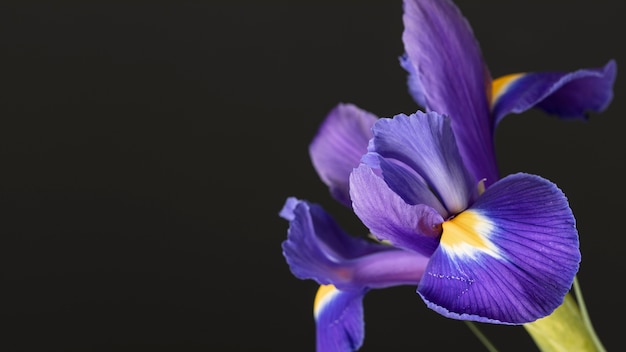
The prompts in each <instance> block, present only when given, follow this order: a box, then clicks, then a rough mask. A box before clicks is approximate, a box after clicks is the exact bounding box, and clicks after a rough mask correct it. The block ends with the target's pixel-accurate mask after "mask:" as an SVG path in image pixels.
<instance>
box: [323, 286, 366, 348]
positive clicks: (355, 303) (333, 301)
mask: <svg viewBox="0 0 626 352" xmlns="http://www.w3.org/2000/svg"><path fill="white" fill-rule="evenodd" d="M366 292H367V290H366V289H363V290H354V291H340V290H337V288H335V287H334V286H332V285H324V286H320V288H319V289H318V291H317V295H316V297H315V306H314V307H315V308H314V312H315V324H316V344H317V346H316V350H317V351H319V352H326V351H336V352H351V351H356V350H358V349H359V348H360V347H361V345H362V344H363V339H364V338H365V326H364V320H363V296H364V295H365V293H366Z"/></svg>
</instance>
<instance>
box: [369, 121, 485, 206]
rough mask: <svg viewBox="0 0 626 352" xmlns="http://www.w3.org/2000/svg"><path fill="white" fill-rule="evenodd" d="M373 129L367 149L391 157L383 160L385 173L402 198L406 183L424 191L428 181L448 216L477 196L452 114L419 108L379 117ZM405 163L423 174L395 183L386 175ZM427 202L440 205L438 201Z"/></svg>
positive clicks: (421, 191) (419, 191)
mask: <svg viewBox="0 0 626 352" xmlns="http://www.w3.org/2000/svg"><path fill="white" fill-rule="evenodd" d="M372 130H373V132H374V138H373V139H372V140H371V142H370V146H369V147H368V150H369V152H370V153H376V154H377V155H380V157H382V158H384V159H386V160H389V161H390V162H388V163H380V167H381V169H382V170H383V177H384V178H385V181H386V182H387V184H388V185H389V187H390V188H391V189H393V190H394V191H395V192H396V193H398V195H400V196H401V197H402V198H403V199H407V198H410V197H408V196H407V192H406V187H407V184H409V185H410V186H412V187H419V189H418V190H417V191H416V192H417V193H424V192H423V189H424V184H425V185H426V188H427V189H430V191H431V192H433V194H434V195H435V196H436V197H437V198H438V199H439V201H440V202H441V204H442V205H443V206H444V207H445V209H446V210H447V213H445V214H441V215H442V216H444V217H447V216H448V215H452V214H456V213H458V212H460V211H462V210H463V209H465V208H466V207H467V205H468V204H469V202H471V201H472V200H473V199H474V197H475V196H476V181H474V179H473V177H472V176H471V175H470V174H469V172H468V171H467V169H466V168H465V166H464V164H463V161H462V160H461V156H460V155H459V150H458V148H457V145H456V143H455V139H454V135H453V133H452V129H451V128H450V119H449V118H447V117H443V116H441V115H439V114H437V113H435V112H429V113H423V112H421V111H418V112H416V113H415V114H413V115H410V116H406V115H404V114H400V115H396V116H395V117H394V118H393V119H387V118H385V119H380V120H378V122H377V123H376V124H375V125H374V127H373V128H372ZM391 161H393V162H391ZM402 164H403V165H402ZM405 167H408V168H409V169H411V170H412V171H413V173H414V174H417V175H419V177H420V178H417V177H415V178H414V180H413V181H412V182H410V183H408V182H401V183H396V182H391V181H392V180H391V179H388V178H387V176H386V175H385V174H386V173H388V174H396V175H397V174H400V170H401V169H402V168H405ZM394 170H398V171H394ZM404 175H405V176H407V177H408V176H409V174H406V173H405V174H404ZM426 205H428V206H430V207H432V208H435V209H437V205H436V204H432V203H426Z"/></svg>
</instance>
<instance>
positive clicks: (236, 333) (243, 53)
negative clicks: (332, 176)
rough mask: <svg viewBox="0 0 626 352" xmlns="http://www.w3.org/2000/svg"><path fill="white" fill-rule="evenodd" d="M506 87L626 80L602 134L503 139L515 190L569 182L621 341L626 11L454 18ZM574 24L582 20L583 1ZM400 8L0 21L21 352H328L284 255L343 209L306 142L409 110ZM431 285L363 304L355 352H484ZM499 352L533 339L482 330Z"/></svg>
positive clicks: (152, 10) (6, 255)
mask: <svg viewBox="0 0 626 352" xmlns="http://www.w3.org/2000/svg"><path fill="white" fill-rule="evenodd" d="M457 4H458V5H459V7H460V8H461V10H462V11H463V13H464V14H465V16H466V17H467V18H468V19H469V21H470V23H471V25H472V26H473V28H474V32H475V35H476V37H477V38H478V40H479V42H480V44H481V47H482V50H483V53H484V56H485V59H486V61H487V63H488V65H489V67H490V70H491V73H492V75H493V76H494V77H498V76H500V75H503V74H506V73H512V72H517V71H544V70H575V69H578V68H583V67H598V66H602V65H604V64H605V63H606V62H607V61H608V60H609V59H611V58H613V59H616V60H617V63H618V78H617V82H616V85H615V99H614V101H613V103H612V104H611V105H610V107H609V108H608V109H607V110H606V111H605V112H604V113H602V114H592V115H591V118H590V120H589V121H587V122H583V121H570V122H563V121H557V120H556V119H555V118H554V117H551V116H547V115H545V114H543V113H541V112H538V111H530V112H527V113H524V114H522V115H520V116H515V115H512V116H509V117H508V118H506V119H505V120H504V121H503V122H502V123H501V125H500V126H499V128H498V130H497V134H496V144H497V154H498V160H499V165H500V169H501V171H502V174H503V175H504V174H509V173H512V172H517V171H525V172H530V173H536V174H540V175H542V176H544V177H546V178H548V179H550V180H552V181H554V182H556V183H557V184H558V185H559V186H560V187H561V188H562V189H563V190H564V192H565V193H566V194H567V196H568V197H569V199H570V202H571V207H572V209H573V210H574V214H575V215H576V217H577V222H578V228H579V231H580V239H581V251H582V253H583V261H582V264H581V269H580V272H579V275H578V277H579V280H580V283H581V286H582V288H583V292H584V293H585V299H586V303H587V306H588V309H589V311H590V314H591V317H592V319H593V322H594V324H595V326H596V329H597V331H598V334H599V336H600V338H601V339H602V340H603V341H604V343H605V347H607V349H608V350H609V351H611V350H612V351H615V350H617V349H619V348H620V346H622V345H623V336H622V331H621V330H622V326H621V325H620V324H619V323H618V322H616V321H619V319H621V317H623V316H624V314H625V313H626V308H624V304H623V303H622V300H623V293H622V292H621V288H620V287H621V285H622V282H623V278H622V275H623V274H624V267H625V265H624V259H623V258H624V256H623V249H624V246H625V244H626V242H625V240H624V237H625V236H624V232H623V226H622V224H621V220H622V219H623V214H622V213H623V199H625V197H626V187H625V186H624V183H623V182H622V180H623V179H624V177H625V176H626V171H625V170H624V166H625V151H626V138H625V137H624V127H625V125H626V123H625V116H624V114H625V113H626V106H625V103H624V99H623V97H624V89H625V88H624V84H623V80H622V79H621V74H620V73H619V72H620V69H621V67H622V66H620V65H622V64H625V65H626V49H625V46H624V44H623V40H622V39H620V35H621V34H620V33H624V31H625V30H626V24H625V23H624V22H625V21H624V19H623V14H624V3H623V2H622V1H621V0H615V1H603V2H593V3H592V2H588V1H569V2H567V3H565V2H558V3H557V2H550V3H546V2H545V1H524V2H520V1H495V0H490V1H487V0H481V1H460V0H459V1H457ZM566 4H567V5H566ZM401 15H402V9H401V1H400V0H397V1H380V2H377V3H372V2H368V3H364V2H362V1H361V2H358V1H332V2H330V1H329V2H323V1H322V2H319V1H307V2H304V1H301V2H277V1H265V2H261V1H257V2H247V3H240V2H237V4H235V2H232V3H230V2H183V1H178V2H171V3H165V4H163V3H161V4H148V3H131V2H119V3H114V2H110V3H83V4H80V3H78V2H75V3H58V4H45V3H44V2H41V3H34V2H28V1H25V2H19V3H18V2H16V3H11V4H4V5H1V6H0V16H1V17H0V89H1V90H0V165H1V167H0V238H1V240H0V253H1V255H0V258H1V259H0V260H1V263H2V266H1V269H0V270H1V272H2V286H1V288H0V292H2V296H3V297H4V298H3V299H2V303H1V306H0V307H1V309H0V317H1V319H2V321H4V324H3V325H4V326H5V327H4V328H3V330H2V331H3V333H2V337H1V338H0V345H2V347H4V348H3V350H4V351H239V350H247V351H313V350H314V347H313V346H314V344H313V341H314V325H313V319H312V308H311V307H312V301H313V296H314V294H315V290H316V284H315V283H313V282H312V281H301V280H298V279H296V278H295V277H293V276H292V275H291V273H290V272H289V269H288V267H287V265H286V263H285V261H284V258H283V257H282V254H281V249H280V244H281V242H282V241H283V240H284V239H285V237H286V230H287V222H286V221H284V220H283V219H281V218H280V217H279V216H278V211H279V210H280V208H281V207H282V204H283V202H284V200H285V199H286V197H288V196H297V197H299V198H304V199H308V200H310V201H314V202H317V203H320V204H322V205H323V206H324V207H325V208H326V209H327V210H328V211H329V212H331V213H332V214H333V215H335V216H336V218H337V220H338V221H339V222H340V223H341V224H342V226H343V227H344V228H345V229H346V230H348V231H351V232H353V233H359V232H358V231H362V230H363V229H362V227H361V225H360V224H359V223H358V221H357V220H356V219H355V218H354V216H353V215H352V214H351V213H350V212H349V210H347V209H344V208H342V207H341V206H340V205H338V204H337V203H336V202H334V200H332V198H331V197H330V196H329V194H328V192H327V189H326V187H325V186H324V185H323V184H322V183H321V181H320V180H319V179H318V177H317V175H316V174H315V172H314V170H313V168H312V166H311V163H310V160H309V158H308V151H307V147H308V143H309V142H310V140H311V138H312V137H313V135H314V133H315V131H316V129H317V127H318V125H319V123H320V122H321V121H322V119H323V118H324V116H325V114H326V113H327V112H328V111H329V110H330V109H331V108H332V107H334V106H335V104H337V103H339V102H350V103H355V104H357V105H358V106H360V107H362V108H364V109H366V110H369V111H371V112H373V113H375V114H377V115H379V116H393V115H394V114H397V113H412V112H414V111H415V110H416V109H417V108H418V107H417V105H415V103H414V102H413V101H412V100H411V98H410V96H409V95H408V92H407V88H406V84H405V72H404V71H403V70H402V69H401V68H400V66H399V64H398V56H399V55H400V54H402V51H403V49H402V42H401V33H402V20H401ZM414 291H415V288H414V287H397V288H392V289H386V290H378V291H373V292H371V293H370V294H368V295H367V296H366V298H365V301H364V306H365V316H366V339H365V345H364V347H363V348H362V351H399V350H402V351H409V350H414V351H417V350H420V351H424V350H431V349H435V348H436V349H437V350H446V351H447V350H460V349H463V350H472V351H481V350H483V349H484V348H483V347H482V345H481V344H480V342H479V341H478V340H477V339H476V338H475V337H474V336H473V335H472V333H471V332H470V331H469V329H467V327H466V326H465V324H463V323H462V322H459V321H455V320H449V319H445V318H443V317H441V316H439V315H437V314H436V313H434V312H432V311H430V310H428V309H426V308H425V306H424V303H423V302H422V301H421V300H420V298H419V296H418V295H417V294H416V293H415V292H414ZM481 327H483V329H484V331H485V332H486V333H487V334H488V335H489V337H490V338H491V339H492V340H493V342H494V343H495V344H496V346H498V347H499V348H500V349H501V350H502V351H532V350H533V349H534V348H535V347H534V345H533V344H532V342H531V340H530V338H529V337H528V336H527V335H526V333H525V332H524V329H523V328H521V327H505V326H495V325H481Z"/></svg>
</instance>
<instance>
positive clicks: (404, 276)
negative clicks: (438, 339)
mask: <svg viewBox="0 0 626 352" xmlns="http://www.w3.org/2000/svg"><path fill="white" fill-rule="evenodd" d="M281 216H283V217H284V218H285V219H287V220H289V230H288V235H287V240H286V241H284V242H283V244H282V248H283V255H284V256H285V259H286V260H287V263H288V264H289V268H290V270H291V272H292V273H293V274H294V276H296V277H297V278H300V279H313V280H315V281H317V282H318V283H320V284H323V285H327V284H333V285H335V286H336V287H337V288H339V289H341V290H354V289H361V288H364V287H368V288H382V287H390V286H398V285H407V284H411V285H417V283H418V282H419V280H420V279H421V277H422V275H423V273H424V269H425V268H426V263H427V261H428V259H427V258H426V257H425V256H423V255H420V254H418V253H414V252H409V251H404V250H402V249H399V248H394V247H392V246H389V245H384V244H379V243H374V242H373V241H367V240H365V239H362V238H357V237H353V236H350V235H348V234H347V233H345V232H344V231H343V230H342V229H341V228H340V227H339V226H338V225H337V223H336V222H335V221H334V220H333V219H332V218H331V217H330V216H329V215H328V214H327V213H326V212H325V211H324V210H323V209H322V208H321V207H320V206H318V205H315V204H309V203H307V202H305V201H301V200H297V199H295V198H289V199H288V200H287V202H286V203H285V206H284V207H283V210H282V211H281Z"/></svg>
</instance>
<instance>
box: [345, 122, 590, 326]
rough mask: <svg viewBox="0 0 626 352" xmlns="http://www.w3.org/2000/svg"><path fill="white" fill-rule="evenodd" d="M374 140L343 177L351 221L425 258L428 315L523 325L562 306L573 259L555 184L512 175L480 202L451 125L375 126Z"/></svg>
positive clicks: (571, 230)
mask: <svg viewBox="0 0 626 352" xmlns="http://www.w3.org/2000/svg"><path fill="white" fill-rule="evenodd" d="M373 131H374V138H373V139H372V141H371V143H370V147H369V148H368V149H369V151H368V154H366V155H365V156H364V158H363V160H364V163H363V164H361V165H360V166H359V167H358V168H357V169H355V170H354V171H353V173H352V174H351V177H350V194H351V197H352V201H353V207H354V211H355V213H356V214H357V216H358V217H359V218H360V219H361V221H363V223H364V224H365V225H366V226H367V227H368V228H369V229H370V231H371V233H372V234H374V235H375V236H376V238H377V239H379V240H386V241H389V242H390V243H391V244H392V245H393V246H395V247H399V248H404V249H405V250H407V251H414V252H417V253H420V254H423V255H426V256H428V257H429V261H428V264H427V266H426V268H425V275H424V276H423V277H422V278H421V280H420V282H419V285H418V290H417V292H418V293H419V294H420V296H421V297H422V298H423V299H424V301H425V302H426V304H427V305H428V306H429V307H430V308H432V309H433V310H435V311H437V312H439V313H441V314H442V315H444V316H447V317H450V318H455V319H463V320H474V321H480V322H491V323H499V324H523V323H527V322H530V321H534V320H536V319H538V318H541V317H543V316H546V315H548V314H550V313H551V312H552V311H553V310H554V309H556V307H558V306H559V305H560V304H561V303H562V301H563V297H564V295H565V294H566V293H567V292H568V291H569V289H570V287H571V285H572V282H573V280H574V275H575V274H576V272H577V271H578V264H579V261H580V252H579V250H578V233H577V230H576V228H575V220H574V216H573V214H572V212H571V209H570V208H569V206H568V202H567V199H566V198H565V196H564V195H563V193H562V192H561V191H560V190H559V189H558V188H557V187H556V186H555V185H554V184H552V183H551V182H549V181H547V180H545V179H543V178H541V177H539V176H534V175H529V174H523V173H518V174H514V175H510V176H507V177H505V178H503V179H501V180H499V181H497V182H496V183H494V184H493V185H491V186H490V187H488V188H486V189H485V191H484V192H482V194H480V192H479V187H478V181H476V180H473V179H472V176H471V174H470V173H469V171H468V170H467V169H465V168H464V165H463V161H462V159H461V157H460V154H459V153H458V149H457V148H456V144H455V139H454V134H453V132H452V129H451V127H450V119H448V118H446V117H443V116H441V115H438V114H436V113H434V112H431V113H422V112H417V113H416V114H413V115H411V116H406V115H397V116H395V117H394V118H393V119H381V120H380V121H379V122H377V123H376V124H375V125H374V128H373ZM420 222H422V223H420ZM424 230H426V231H424ZM433 230H437V231H433ZM433 247H434V248H433Z"/></svg>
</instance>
